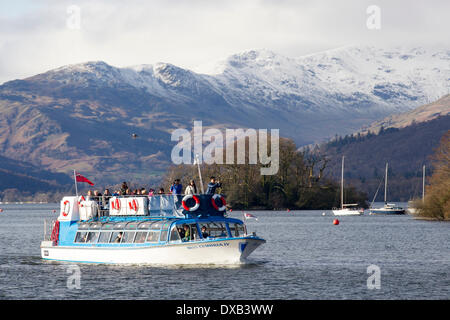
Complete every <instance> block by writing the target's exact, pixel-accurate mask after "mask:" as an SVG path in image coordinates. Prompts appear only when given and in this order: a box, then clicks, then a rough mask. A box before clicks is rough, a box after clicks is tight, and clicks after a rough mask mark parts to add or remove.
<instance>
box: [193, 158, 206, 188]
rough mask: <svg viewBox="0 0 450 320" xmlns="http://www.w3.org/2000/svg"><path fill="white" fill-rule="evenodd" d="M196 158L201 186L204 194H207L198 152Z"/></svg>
mask: <svg viewBox="0 0 450 320" xmlns="http://www.w3.org/2000/svg"><path fill="white" fill-rule="evenodd" d="M195 160H196V162H197V167H198V177H199V178H200V186H201V187H202V194H205V190H204V189H203V179H202V171H201V170H200V160H199V159H198V154H196V155H195Z"/></svg>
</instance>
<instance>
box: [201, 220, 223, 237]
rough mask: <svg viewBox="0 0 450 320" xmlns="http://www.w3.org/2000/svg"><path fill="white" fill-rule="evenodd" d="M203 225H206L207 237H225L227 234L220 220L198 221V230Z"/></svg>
mask: <svg viewBox="0 0 450 320" xmlns="http://www.w3.org/2000/svg"><path fill="white" fill-rule="evenodd" d="M203 227H206V233H207V234H208V236H209V238H226V237H227V236H228V232H227V229H226V227H225V224H224V223H222V222H208V223H200V230H201V229H202V228H203ZM203 238H204V237H203Z"/></svg>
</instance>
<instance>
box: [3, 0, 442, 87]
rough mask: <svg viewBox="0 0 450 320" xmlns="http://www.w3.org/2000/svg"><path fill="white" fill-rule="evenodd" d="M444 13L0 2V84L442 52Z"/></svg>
mask: <svg viewBox="0 0 450 320" xmlns="http://www.w3.org/2000/svg"><path fill="white" fill-rule="evenodd" d="M374 5H375V6H376V8H378V9H375V10H378V11H377V12H375V11H374V9H373V6H374ZM371 8H372V9H371ZM449 9H450V1H448V0H430V1H420V0H415V1H406V0H397V1H395V0H390V1H385V0H383V1H366V0H342V1H332V0H328V1H325V0H315V1H313V0H305V1H299V0H297V1H294V0H221V1H219V0H165V1H163V0H148V1H138V0H127V1H122V0H98V1H93V0H71V1H67V0H42V1H39V0H0V83H3V82H5V81H9V80H14V79H20V78H25V77H28V76H32V75H35V74H38V73H42V72H45V71H47V70H50V69H53V68H57V67H60V66H63V65H67V64H74V63H81V62H86V61H96V60H102V61H105V62H107V63H108V64H111V65H113V66H117V67H125V66H131V65H138V64H153V63H156V62H169V63H172V64H174V65H177V66H180V67H183V68H188V69H191V70H194V71H197V72H204V71H206V69H205V66H210V65H211V64H212V63H214V62H215V61H220V60H223V59H225V58H226V57H227V56H230V55H232V54H235V53H239V52H242V51H246V50H251V49H263V48H264V49H269V50H271V51H274V52H277V53H280V54H283V55H285V56H288V57H298V56H302V55H305V54H311V53H314V52H318V51H324V50H328V49H333V48H338V47H342V46H347V45H374V46H379V47H392V46H426V47H439V48H444V49H450V37H449V30H450V19H448V13H449V12H450V10H449ZM368 23H369V26H368Z"/></svg>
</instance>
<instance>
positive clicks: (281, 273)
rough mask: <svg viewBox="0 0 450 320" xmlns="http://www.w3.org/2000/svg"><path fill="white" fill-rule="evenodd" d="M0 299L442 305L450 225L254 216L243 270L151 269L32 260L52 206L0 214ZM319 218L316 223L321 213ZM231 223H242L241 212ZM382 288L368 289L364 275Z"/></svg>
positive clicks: (449, 285)
mask: <svg viewBox="0 0 450 320" xmlns="http://www.w3.org/2000/svg"><path fill="white" fill-rule="evenodd" d="M0 207H1V208H2V209H3V210H4V211H3V212H2V213H0V236H1V238H0V239H1V245H0V299H449V298H450V294H449V290H450V276H449V275H450V241H449V240H450V237H449V231H450V223H446V222H429V221H418V220H413V219H412V218H411V217H410V216H395V217H389V216H369V215H367V214H366V215H364V216H359V217H339V220H340V222H341V223H340V225H338V226H335V225H333V224H332V221H333V219H334V218H335V217H334V216H332V214H331V212H330V211H291V212H286V211H283V212H281V211H258V212H252V213H253V214H254V215H256V216H257V217H258V221H255V220H249V221H248V229H249V230H250V231H256V232H257V234H258V235H260V236H262V237H263V238H265V239H266V240H267V243H266V244H265V245H263V246H262V247H260V248H258V249H257V250H256V251H255V252H254V253H253V254H252V255H251V256H250V258H251V259H250V261H249V264H247V265H242V266H235V267H220V266H209V267H204V266H203V267H198V266H197V267H166V268H162V267H150V266H118V265H97V264H96V265H88V264H79V266H80V269H81V289H80V290H77V289H68V288H67V286H66V283H67V279H68V277H69V276H70V274H71V273H68V267H69V266H70V264H67V263H56V262H46V261H43V260H41V258H40V249H39V245H40V241H41V240H42V237H43V220H44V219H48V218H52V217H55V216H56V214H55V213H53V212H52V210H53V209H56V210H57V211H58V205H57V204H46V205H13V204H9V205H0ZM323 212H325V216H323V215H322V213H323ZM231 216H232V217H237V218H241V217H242V212H233V213H232V215H231ZM372 264H375V265H377V266H378V267H379V268H380V270H381V288H380V289H379V290H376V289H374V290H369V289H368V288H367V278H368V277H369V274H367V267H368V266H369V265H372Z"/></svg>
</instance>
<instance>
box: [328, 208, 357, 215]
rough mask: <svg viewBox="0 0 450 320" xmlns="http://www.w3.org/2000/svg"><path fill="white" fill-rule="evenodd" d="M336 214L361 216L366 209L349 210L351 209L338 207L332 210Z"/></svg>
mask: <svg viewBox="0 0 450 320" xmlns="http://www.w3.org/2000/svg"><path fill="white" fill-rule="evenodd" d="M332 211H333V214H334V215H335V216H360V215H362V214H363V213H364V211H359V210H349V209H345V208H344V209H336V210H332Z"/></svg>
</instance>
